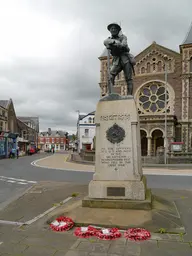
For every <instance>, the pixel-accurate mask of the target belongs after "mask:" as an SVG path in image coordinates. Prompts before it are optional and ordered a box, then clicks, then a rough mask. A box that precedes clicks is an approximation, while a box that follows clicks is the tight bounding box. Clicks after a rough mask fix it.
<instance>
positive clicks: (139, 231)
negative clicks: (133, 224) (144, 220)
mask: <svg viewBox="0 0 192 256" xmlns="http://www.w3.org/2000/svg"><path fill="white" fill-rule="evenodd" d="M124 237H125V238H126V239H129V240H132V241H145V240H148V239H149V238H150V237H151V234H150V232H149V231H148V230H146V229H144V228H129V229H128V230H127V231H125V233H124Z"/></svg>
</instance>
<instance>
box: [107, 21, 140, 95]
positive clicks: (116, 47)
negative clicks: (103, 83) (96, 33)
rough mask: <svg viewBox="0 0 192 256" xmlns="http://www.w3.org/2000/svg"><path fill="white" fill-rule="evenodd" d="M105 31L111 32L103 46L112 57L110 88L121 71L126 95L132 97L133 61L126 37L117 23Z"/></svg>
mask: <svg viewBox="0 0 192 256" xmlns="http://www.w3.org/2000/svg"><path fill="white" fill-rule="evenodd" d="M107 29H108V30H109V31H110V32H111V37H108V38H107V39H106V40H105V41H104V45H105V46H106V48H107V49H108V51H110V54H111V55H112V56H113V61H112V66H111V69H110V82H111V84H112V86H114V83H115V77H116V76H117V75H118V74H119V73H120V72H121V71H122V70H123V72H124V76H125V80H126V83H127V94H128V95H133V79H132V73H133V72H134V65H135V64H136V63H135V59H134V57H133V55H131V54H130V49H129V47H128V44H127V37H126V36H125V35H123V34H122V32H121V27H120V26H119V25H118V24H117V23H111V24H109V25H108V27H107Z"/></svg>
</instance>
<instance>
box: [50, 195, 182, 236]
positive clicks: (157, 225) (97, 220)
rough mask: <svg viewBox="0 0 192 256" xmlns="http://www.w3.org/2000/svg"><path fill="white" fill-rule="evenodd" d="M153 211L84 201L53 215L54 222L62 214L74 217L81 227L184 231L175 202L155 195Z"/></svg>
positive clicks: (62, 207)
mask: <svg viewBox="0 0 192 256" xmlns="http://www.w3.org/2000/svg"><path fill="white" fill-rule="evenodd" d="M153 198H154V199H153V206H152V207H153V208H152V210H130V209H104V208H88V207H82V201H81V200H79V203H77V202H76V203H75V204H74V205H71V206H70V207H67V206H65V205H63V206H61V207H60V209H59V211H58V212H57V214H56V215H55V216H54V215H53V216H52V217H51V218H50V219H49V220H48V222H49V223H50V222H51V221H52V220H53V219H54V218H56V217H58V216H59V215H65V216H68V217H70V218H72V219H73V220H74V222H75V223H76V225H77V226H88V225H94V226H100V227H118V228H120V229H127V228H128V227H142V228H146V229H149V230H150V231H151V232H158V231H159V230H160V229H161V228H164V229H165V230H166V232H173V233H181V232H182V233H184V232H185V228H184V226H183V224H182V221H181V218H180V214H179V212H178V209H177V207H176V204H175V203H174V202H173V201H171V200H170V201H169V200H167V199H165V198H162V197H159V196H155V195H153Z"/></svg>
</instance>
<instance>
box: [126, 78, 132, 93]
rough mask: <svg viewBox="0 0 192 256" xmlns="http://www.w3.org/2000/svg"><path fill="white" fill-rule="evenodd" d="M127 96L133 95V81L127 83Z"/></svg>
mask: <svg viewBox="0 0 192 256" xmlns="http://www.w3.org/2000/svg"><path fill="white" fill-rule="evenodd" d="M127 95H133V81H132V80H128V81H127Z"/></svg>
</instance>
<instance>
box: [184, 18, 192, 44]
mask: <svg viewBox="0 0 192 256" xmlns="http://www.w3.org/2000/svg"><path fill="white" fill-rule="evenodd" d="M182 44H192V23H191V25H190V27H189V30H188V32H187V35H186V37H185V39H184V41H183V43H182Z"/></svg>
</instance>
